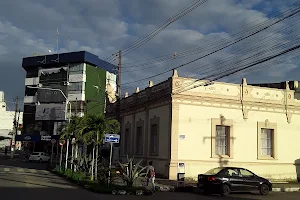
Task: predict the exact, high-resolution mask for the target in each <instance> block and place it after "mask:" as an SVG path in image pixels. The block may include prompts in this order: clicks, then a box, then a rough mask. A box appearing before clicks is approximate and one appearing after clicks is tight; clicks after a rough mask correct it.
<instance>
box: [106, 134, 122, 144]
mask: <svg viewBox="0 0 300 200" xmlns="http://www.w3.org/2000/svg"><path fill="white" fill-rule="evenodd" d="M104 137H105V138H104V142H109V143H119V142H120V135H117V134H105V136H104Z"/></svg>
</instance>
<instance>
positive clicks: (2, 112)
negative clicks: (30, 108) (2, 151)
mask: <svg viewBox="0 0 300 200" xmlns="http://www.w3.org/2000/svg"><path fill="white" fill-rule="evenodd" d="M14 116H15V112H14V111H7V108H6V103H5V101H4V92H2V91H0V136H2V137H7V138H11V135H9V132H11V131H13V122H14ZM22 121H23V112H20V117H19V123H20V124H21V123H22ZM9 145H10V139H5V140H0V148H3V147H5V146H9Z"/></svg>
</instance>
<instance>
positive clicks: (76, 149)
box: [74, 143, 78, 172]
mask: <svg viewBox="0 0 300 200" xmlns="http://www.w3.org/2000/svg"><path fill="white" fill-rule="evenodd" d="M75 160H76V161H77V163H78V143H76V144H75ZM76 170H77V165H74V172H76Z"/></svg>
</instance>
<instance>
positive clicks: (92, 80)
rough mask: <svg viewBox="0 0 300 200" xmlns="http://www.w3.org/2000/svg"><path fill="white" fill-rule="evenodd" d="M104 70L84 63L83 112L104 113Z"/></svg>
mask: <svg viewBox="0 0 300 200" xmlns="http://www.w3.org/2000/svg"><path fill="white" fill-rule="evenodd" d="M105 90H106V71H105V70H104V69H101V68H98V67H95V66H93V65H89V64H86V84H85V100H86V101H87V103H86V106H85V109H86V110H85V112H86V113H87V114H99V115H104V109H105V94H106V92H105Z"/></svg>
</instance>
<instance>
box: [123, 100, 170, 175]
mask: <svg viewBox="0 0 300 200" xmlns="http://www.w3.org/2000/svg"><path fill="white" fill-rule="evenodd" d="M151 123H158V129H159V131H158V135H159V136H158V137H159V139H158V140H159V142H158V146H159V148H158V154H156V155H153V154H152V155H151V154H150V134H151V132H150V127H151V126H150V125H151ZM140 125H142V126H143V154H142V155H140V154H137V153H136V135H135V134H136V127H137V126H140ZM126 128H129V129H130V144H129V146H130V150H129V152H128V156H129V157H133V156H134V157H135V158H136V161H138V160H140V159H142V160H143V161H144V162H143V164H144V165H147V163H148V162H149V161H153V165H154V167H155V169H156V173H157V174H160V175H164V176H167V175H168V169H169V167H168V163H169V154H170V105H163V106H159V107H153V108H149V110H147V111H141V112H137V113H133V114H130V115H126V116H124V117H123V126H122V132H121V138H122V139H121V156H122V161H123V162H126V154H125V153H124V148H125V147H124V145H125V139H126V136H125V135H124V133H125V129H126Z"/></svg>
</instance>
